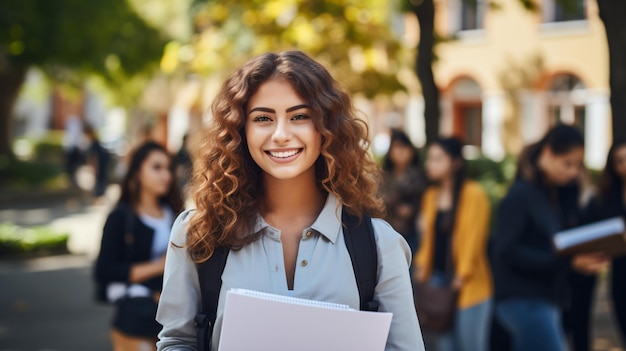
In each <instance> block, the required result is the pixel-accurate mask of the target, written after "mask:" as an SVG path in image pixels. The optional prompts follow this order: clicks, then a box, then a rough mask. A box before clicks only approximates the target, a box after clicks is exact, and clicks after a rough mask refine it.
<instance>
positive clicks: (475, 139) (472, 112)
mask: <svg viewBox="0 0 626 351" xmlns="http://www.w3.org/2000/svg"><path fill="white" fill-rule="evenodd" d="M451 93H452V106H453V107H452V108H453V114H454V122H453V123H454V124H453V134H454V136H456V137H458V138H459V139H461V140H462V141H463V143H464V144H465V145H472V146H476V147H478V148H480V147H481V146H482V134H483V125H482V119H483V116H482V114H483V113H482V110H483V104H482V90H481V88H480V86H479V85H478V84H477V83H476V82H475V81H474V80H472V79H469V78H462V79H459V80H458V81H457V82H455V83H454V85H453V86H452V89H451Z"/></svg>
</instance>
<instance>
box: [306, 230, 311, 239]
mask: <svg viewBox="0 0 626 351" xmlns="http://www.w3.org/2000/svg"><path fill="white" fill-rule="evenodd" d="M311 235H313V231H312V230H307V231H306V235H305V236H306V237H307V238H310V237H311Z"/></svg>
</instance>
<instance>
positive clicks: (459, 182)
mask: <svg viewBox="0 0 626 351" xmlns="http://www.w3.org/2000/svg"><path fill="white" fill-rule="evenodd" d="M434 145H437V146H439V147H440V148H441V149H443V151H444V152H445V153H446V154H447V155H448V156H449V157H450V158H451V159H452V163H453V165H454V164H456V165H458V167H457V169H456V170H455V171H454V174H453V176H452V177H453V183H452V184H453V187H452V208H451V209H450V213H449V215H448V217H447V218H446V220H445V227H446V229H448V230H453V229H454V220H455V218H456V212H457V208H458V204H459V198H460V196H461V190H462V189H463V184H465V181H466V180H467V161H466V160H465V158H464V157H463V143H461V141H460V140H459V139H458V138H455V137H450V138H439V139H437V140H435V141H434V142H433V143H432V144H431V146H434Z"/></svg>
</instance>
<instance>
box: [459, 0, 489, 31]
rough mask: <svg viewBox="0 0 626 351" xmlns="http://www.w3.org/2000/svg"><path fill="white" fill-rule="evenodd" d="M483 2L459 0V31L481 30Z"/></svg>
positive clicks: (481, 0) (478, 0)
mask: <svg viewBox="0 0 626 351" xmlns="http://www.w3.org/2000/svg"><path fill="white" fill-rule="evenodd" d="M483 13H484V1H483V0H461V30H474V29H482V28H483V17H484V16H483Z"/></svg>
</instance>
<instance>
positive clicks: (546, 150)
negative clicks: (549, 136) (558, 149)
mask: <svg viewBox="0 0 626 351" xmlns="http://www.w3.org/2000/svg"><path fill="white" fill-rule="evenodd" d="M553 160H554V152H552V149H551V148H550V147H549V146H544V147H543V148H541V151H539V157H538V158H537V165H538V166H539V168H540V169H542V170H545V169H547V168H549V167H550V164H551V163H552V162H553Z"/></svg>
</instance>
